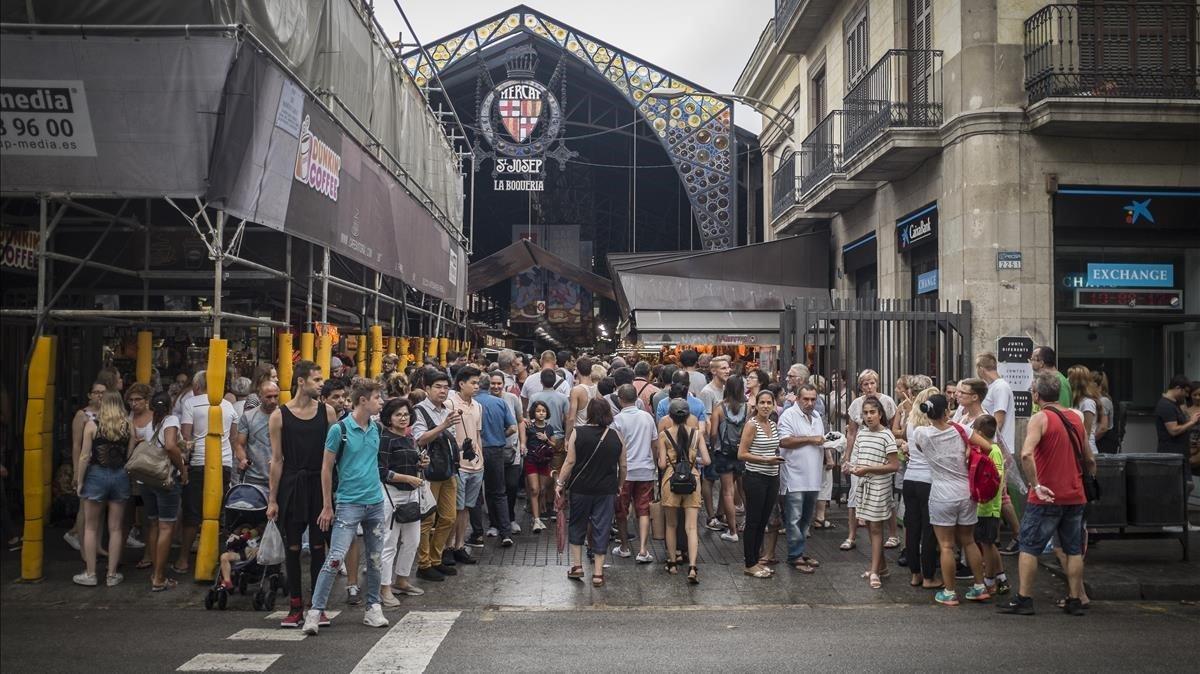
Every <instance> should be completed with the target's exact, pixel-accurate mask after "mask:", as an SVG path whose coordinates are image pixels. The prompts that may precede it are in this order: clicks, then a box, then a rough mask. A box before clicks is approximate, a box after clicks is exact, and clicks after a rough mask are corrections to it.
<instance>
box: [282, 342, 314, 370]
mask: <svg viewBox="0 0 1200 674" xmlns="http://www.w3.org/2000/svg"><path fill="white" fill-rule="evenodd" d="M313 336H314V335H313V333H311V332H302V333H300V360H312V359H313ZM281 381H282V380H281Z"/></svg>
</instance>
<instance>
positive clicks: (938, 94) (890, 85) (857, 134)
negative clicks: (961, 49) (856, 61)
mask: <svg viewBox="0 0 1200 674" xmlns="http://www.w3.org/2000/svg"><path fill="white" fill-rule="evenodd" d="M842 108H843V115H844V117H845V129H846V138H845V147H844V148H843V156H844V157H845V159H846V161H847V163H848V162H849V161H850V159H851V158H852V157H854V155H856V154H858V152H859V151H861V150H862V149H863V148H865V147H866V146H868V145H870V144H871V142H872V141H874V140H875V139H876V138H878V137H879V136H880V135H882V134H883V133H884V132H885V131H887V130H888V129H890V128H896V127H916V128H933V129H936V128H938V127H940V126H941V125H942V52H941V51H940V50H927V49H892V50H890V51H888V52H887V53H886V54H884V55H883V58H881V59H879V61H878V62H877V63H876V64H875V65H874V66H872V67H871V69H870V70H868V71H867V73H866V75H864V76H863V78H862V79H861V80H859V82H858V84H856V85H854V88H853V89H851V90H850V92H849V93H848V94H846V97H845V98H844V99H843V101H842Z"/></svg>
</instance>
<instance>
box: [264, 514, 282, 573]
mask: <svg viewBox="0 0 1200 674" xmlns="http://www.w3.org/2000/svg"><path fill="white" fill-rule="evenodd" d="M283 557H284V552H283V536H282V535H280V533H279V527H277V526H275V520H269V521H268V522H267V528H266V529H264V530H263V535H262V540H261V541H259V544H258V563H259V564H262V565H263V566H275V565H276V564H282V563H283Z"/></svg>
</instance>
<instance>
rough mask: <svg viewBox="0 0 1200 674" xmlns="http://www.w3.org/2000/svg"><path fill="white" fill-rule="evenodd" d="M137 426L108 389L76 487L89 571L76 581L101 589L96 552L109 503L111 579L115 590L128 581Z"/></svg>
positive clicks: (89, 432) (88, 432)
mask: <svg viewBox="0 0 1200 674" xmlns="http://www.w3.org/2000/svg"><path fill="white" fill-rule="evenodd" d="M131 438H133V427H132V425H131V424H130V423H129V418H128V417H127V416H126V415H125V403H124V401H123V400H122V399H121V394H120V393H118V392H117V391H115V390H114V391H108V392H106V393H105V394H104V397H103V398H101V399H100V412H99V414H97V415H96V420H95V421H92V420H90V419H89V420H88V422H87V424H86V425H85V426H84V429H83V446H82V448H81V451H80V456H79V465H78V466H77V467H76V470H75V474H76V475H77V476H78V477H77V478H76V485H75V486H76V489H77V491H78V493H79V498H80V499H81V500H82V502H83V563H84V565H85V567H86V569H85V570H84V572H83V573H77V574H75V576H74V577H73V578H72V579H71V580H73V581H74V582H75V584H76V585H85V586H88V587H95V586H96V585H97V582H96V548H97V547H98V546H99V544H100V512H101V510H102V509H103V508H104V504H105V503H107V504H108V577H107V578H106V579H105V584H106V585H108V586H109V587H112V586H114V585H119V584H120V583H121V581H122V580H124V579H125V577H124V576H122V575H121V574H120V573H119V572H118V571H117V568H118V567H120V565H121V551H122V550H123V549H124V547H125V532H124V531H123V524H124V521H125V503H126V502H127V501H128V500H129V495H130V488H129V476H128V475H126V474H125V460H126V459H127V458H128V457H129V447H130V441H131Z"/></svg>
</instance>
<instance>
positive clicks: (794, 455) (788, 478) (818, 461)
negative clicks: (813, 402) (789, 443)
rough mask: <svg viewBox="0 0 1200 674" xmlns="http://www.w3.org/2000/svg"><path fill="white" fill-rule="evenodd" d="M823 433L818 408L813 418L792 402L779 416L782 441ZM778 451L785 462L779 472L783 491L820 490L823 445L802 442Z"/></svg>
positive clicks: (823, 471)
mask: <svg viewBox="0 0 1200 674" xmlns="http://www.w3.org/2000/svg"><path fill="white" fill-rule="evenodd" d="M824 433H825V425H824V424H823V423H822V422H821V415H819V414H817V411H816V410H813V413H812V418H811V419H810V418H809V417H806V416H805V415H804V412H802V411H800V406H799V405H792V406H791V407H789V408H787V409H786V410H784V411H783V416H781V417H779V439H780V440H782V439H783V438H786V437H789V436H812V435H817V436H819V435H823V434H824ZM779 453H780V454H782V455H783V458H784V461H785V463H784V464H783V465H782V466H780V471H779V493H780V494H790V493H793V492H800V491H820V490H821V480H822V479H824V477H825V449H824V447H823V445H820V444H816V445H801V446H799V447H792V448H787V447H782V446H781V447H780V448H779Z"/></svg>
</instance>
